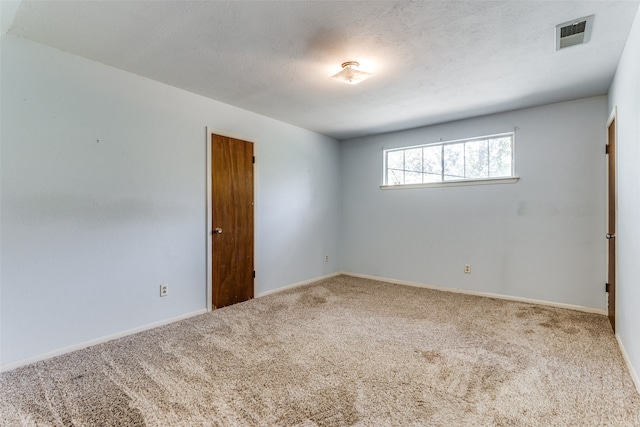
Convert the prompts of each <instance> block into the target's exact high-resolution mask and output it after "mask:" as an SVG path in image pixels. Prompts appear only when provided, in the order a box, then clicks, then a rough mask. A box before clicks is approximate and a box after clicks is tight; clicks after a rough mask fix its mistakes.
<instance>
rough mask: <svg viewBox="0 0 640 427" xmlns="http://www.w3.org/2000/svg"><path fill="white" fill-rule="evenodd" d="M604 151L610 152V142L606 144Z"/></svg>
mask: <svg viewBox="0 0 640 427" xmlns="http://www.w3.org/2000/svg"><path fill="white" fill-rule="evenodd" d="M604 153H605V154H609V144H607V145H605V146H604Z"/></svg>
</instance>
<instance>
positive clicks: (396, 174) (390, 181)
mask: <svg viewBox="0 0 640 427" xmlns="http://www.w3.org/2000/svg"><path fill="white" fill-rule="evenodd" d="M401 184H404V171H402V170H399V169H387V185H401Z"/></svg>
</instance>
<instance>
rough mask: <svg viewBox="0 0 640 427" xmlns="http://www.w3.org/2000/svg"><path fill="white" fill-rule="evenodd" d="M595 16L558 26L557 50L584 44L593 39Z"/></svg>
mask: <svg viewBox="0 0 640 427" xmlns="http://www.w3.org/2000/svg"><path fill="white" fill-rule="evenodd" d="M592 27H593V15H591V16H587V17H585V18H580V19H574V20H572V21H569V22H565V23H562V24H559V25H557V26H556V50H559V49H564V48H565V47H569V46H575V45H578V44H584V43H587V42H588V41H589V39H590V38H591V28H592Z"/></svg>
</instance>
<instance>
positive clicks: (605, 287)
mask: <svg viewBox="0 0 640 427" xmlns="http://www.w3.org/2000/svg"><path fill="white" fill-rule="evenodd" d="M609 287H610V286H609V284H608V283H605V284H604V291H605V292H609Z"/></svg>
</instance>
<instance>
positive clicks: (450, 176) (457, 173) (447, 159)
mask: <svg viewBox="0 0 640 427" xmlns="http://www.w3.org/2000/svg"><path fill="white" fill-rule="evenodd" d="M455 179H464V143H460V144H446V145H445V146H444V180H445V181H447V180H455Z"/></svg>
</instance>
